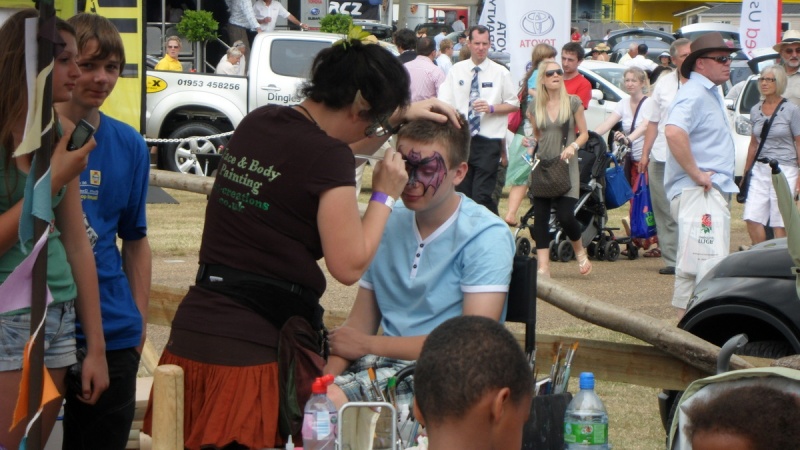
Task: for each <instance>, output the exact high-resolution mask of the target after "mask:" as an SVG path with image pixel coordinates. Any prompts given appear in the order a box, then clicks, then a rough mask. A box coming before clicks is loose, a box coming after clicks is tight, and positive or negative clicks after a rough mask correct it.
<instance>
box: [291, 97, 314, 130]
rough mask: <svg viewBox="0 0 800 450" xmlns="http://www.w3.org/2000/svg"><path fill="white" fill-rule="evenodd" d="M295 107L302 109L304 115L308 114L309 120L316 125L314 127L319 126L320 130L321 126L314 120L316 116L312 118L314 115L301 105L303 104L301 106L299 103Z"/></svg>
mask: <svg viewBox="0 0 800 450" xmlns="http://www.w3.org/2000/svg"><path fill="white" fill-rule="evenodd" d="M294 106H297V107H298V108H300V109H302V110H303V112H304V113H306V115H307V116H308V119H309V120H311V122H313V123H314V125H316V126H317V128H319V124H318V123H317V121H316V120H314V116H312V115H311V113H310V112H308V110H307V109H306V107H305V106H303V105H301V104H299V103H298V104H296V105H294Z"/></svg>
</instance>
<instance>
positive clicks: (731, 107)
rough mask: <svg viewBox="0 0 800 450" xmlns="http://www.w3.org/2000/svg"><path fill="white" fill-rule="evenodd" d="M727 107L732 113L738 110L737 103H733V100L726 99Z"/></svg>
mask: <svg viewBox="0 0 800 450" xmlns="http://www.w3.org/2000/svg"><path fill="white" fill-rule="evenodd" d="M725 107H726V108H728V109H729V110H731V111H735V110H736V102H735V101H733V99H732V98H726V99H725Z"/></svg>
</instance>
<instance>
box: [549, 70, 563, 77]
mask: <svg viewBox="0 0 800 450" xmlns="http://www.w3.org/2000/svg"><path fill="white" fill-rule="evenodd" d="M544 75H545V76H546V77H548V78H550V77H552V76H553V75H559V76H561V75H564V71H563V70H561V69H553V70H548V71H545V73H544Z"/></svg>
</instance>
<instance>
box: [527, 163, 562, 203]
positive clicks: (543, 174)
mask: <svg viewBox="0 0 800 450" xmlns="http://www.w3.org/2000/svg"><path fill="white" fill-rule="evenodd" d="M534 167H535V168H534V171H533V173H534V176H533V177H532V178H531V192H533V196H534V197H539V198H556V197H561V196H562V195H564V194H566V193H567V192H569V190H570V188H571V187H572V184H571V183H570V181H569V165H568V164H567V162H566V161H564V160H562V159H561V156H556V157H555V158H551V159H540V160H538V161H537V162H536V163H535V166H534Z"/></svg>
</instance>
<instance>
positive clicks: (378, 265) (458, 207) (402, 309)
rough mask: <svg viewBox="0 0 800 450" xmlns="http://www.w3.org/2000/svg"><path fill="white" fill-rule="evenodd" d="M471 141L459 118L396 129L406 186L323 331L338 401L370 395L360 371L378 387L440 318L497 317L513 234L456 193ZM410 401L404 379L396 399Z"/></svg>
mask: <svg viewBox="0 0 800 450" xmlns="http://www.w3.org/2000/svg"><path fill="white" fill-rule="evenodd" d="M469 144H470V137H469V127H468V126H466V121H464V119H463V117H462V125H461V128H460V129H459V128H456V127H455V126H453V125H452V124H440V123H436V122H431V121H416V122H410V123H408V124H407V125H405V126H404V127H403V128H402V129H401V130H400V132H399V134H398V141H397V151H398V152H400V153H401V154H402V155H403V158H404V159H405V160H406V170H407V171H408V174H409V180H408V184H407V185H406V188H405V190H404V191H403V194H402V197H401V201H398V203H397V204H396V205H395V206H394V210H393V212H392V215H391V216H390V217H389V222H388V223H387V224H386V229H385V230H384V234H383V238H382V239H381V244H380V247H379V249H378V252H377V254H376V256H375V259H374V260H373V261H372V264H371V265H370V267H369V269H368V270H367V272H366V273H365V274H364V276H363V277H362V279H361V281H360V282H359V290H358V294H357V295H356V300H355V303H354V305H353V309H352V310H351V312H350V316H349V317H348V319H347V321H345V323H344V324H343V325H342V326H341V327H340V328H337V329H335V330H333V331H332V332H331V333H330V344H331V356H330V358H329V359H328V364H327V366H326V367H325V372H326V373H331V374H333V375H336V376H337V377H336V383H335V384H334V385H332V386H331V387H330V388H329V390H328V395H329V396H330V397H331V399H332V400H333V401H334V403H336V405H337V407H339V406H341V405H342V404H344V403H345V402H346V401H348V400H350V401H362V400H363V401H367V400H373V401H374V400H375V396H374V395H373V392H372V391H371V390H370V388H369V387H370V382H369V377H368V375H367V369H369V368H374V369H375V371H376V372H377V381H378V384H379V386H380V388H381V389H383V388H385V386H386V383H387V379H388V378H389V377H391V376H393V375H394V374H395V373H396V371H397V370H399V369H401V368H402V367H404V366H405V365H407V364H408V363H409V362H410V361H412V360H416V359H417V357H418V356H419V354H420V351H421V349H422V344H423V342H424V341H425V338H426V337H427V335H428V334H429V333H430V332H431V331H433V329H434V328H436V326H438V325H439V324H441V323H442V322H444V321H446V320H447V319H450V318H452V317H456V316H461V315H477V316H485V317H489V318H491V319H493V320H497V321H502V320H503V319H504V317H505V302H506V293H507V292H508V284H509V281H510V279H511V267H512V262H513V256H514V240H513V238H512V236H511V232H510V231H509V229H508V226H507V225H505V223H504V222H503V221H502V220H501V219H500V218H498V217H497V216H496V215H494V214H492V213H491V212H490V211H489V210H488V209H486V208H485V207H483V206H481V205H478V204H477V203H475V202H474V201H472V200H470V199H469V198H468V197H466V196H464V195H463V194H460V193H457V192H456V191H455V189H456V186H458V184H459V183H460V182H461V181H462V180H463V179H464V176H465V175H466V173H467V159H468V156H469V155H468V153H469ZM378 327H382V328H383V334H380V335H379V334H377V333H378ZM409 400H410V395H409V393H408V391H407V390H406V387H405V386H404V385H403V384H401V385H400V386H399V387H398V403H401V402H404V401H405V402H408V401H409Z"/></svg>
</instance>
